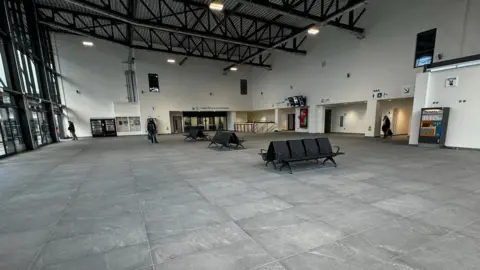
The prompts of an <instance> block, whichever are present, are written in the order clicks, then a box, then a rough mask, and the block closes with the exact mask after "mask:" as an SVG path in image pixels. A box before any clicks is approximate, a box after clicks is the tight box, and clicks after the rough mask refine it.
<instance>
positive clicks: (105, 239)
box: [35, 227, 147, 266]
mask: <svg viewBox="0 0 480 270" xmlns="http://www.w3.org/2000/svg"><path fill="white" fill-rule="evenodd" d="M146 241H147V238H146V234H145V229H143V228H139V227H137V228H123V229H119V230H115V231H111V232H105V233H100V234H93V235H83V236H78V237H75V238H69V239H61V240H58V241H53V242H49V243H47V244H46V245H45V246H44V247H43V249H42V251H41V253H40V255H39V257H38V258H37V260H36V262H35V265H36V266H45V265H50V264H54V263H59V262H64V261H68V260H73V259H77V258H81V257H85V256H88V255H93V254H99V253H103V252H107V251H110V250H113V249H115V248H120V247H127V246H132V245H137V244H140V243H144V242H146Z"/></svg>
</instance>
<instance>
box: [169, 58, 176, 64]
mask: <svg viewBox="0 0 480 270" xmlns="http://www.w3.org/2000/svg"><path fill="white" fill-rule="evenodd" d="M167 62H168V63H170V64H174V63H175V59H168V60H167Z"/></svg>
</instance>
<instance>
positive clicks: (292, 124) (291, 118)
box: [288, 113, 295, 130]
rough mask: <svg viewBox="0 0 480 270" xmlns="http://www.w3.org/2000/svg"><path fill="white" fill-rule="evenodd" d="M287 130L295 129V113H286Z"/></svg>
mask: <svg viewBox="0 0 480 270" xmlns="http://www.w3.org/2000/svg"><path fill="white" fill-rule="evenodd" d="M288 130H295V114H294V113H291V114H289V115H288Z"/></svg>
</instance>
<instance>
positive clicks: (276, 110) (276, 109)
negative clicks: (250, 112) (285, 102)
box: [275, 108, 280, 131]
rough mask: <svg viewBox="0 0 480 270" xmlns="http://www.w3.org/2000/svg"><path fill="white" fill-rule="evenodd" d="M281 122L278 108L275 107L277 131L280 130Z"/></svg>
mask: <svg viewBox="0 0 480 270" xmlns="http://www.w3.org/2000/svg"><path fill="white" fill-rule="evenodd" d="M279 123H280V119H279V116H278V108H275V125H276V128H275V131H279V130H280V127H279V126H278V124H279Z"/></svg>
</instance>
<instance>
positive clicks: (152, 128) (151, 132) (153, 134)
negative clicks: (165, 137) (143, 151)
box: [147, 119, 158, 143]
mask: <svg viewBox="0 0 480 270" xmlns="http://www.w3.org/2000/svg"><path fill="white" fill-rule="evenodd" d="M147 131H148V137H149V138H150V139H151V140H152V143H158V141H157V124H155V121H153V119H149V120H148V124H147Z"/></svg>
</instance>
